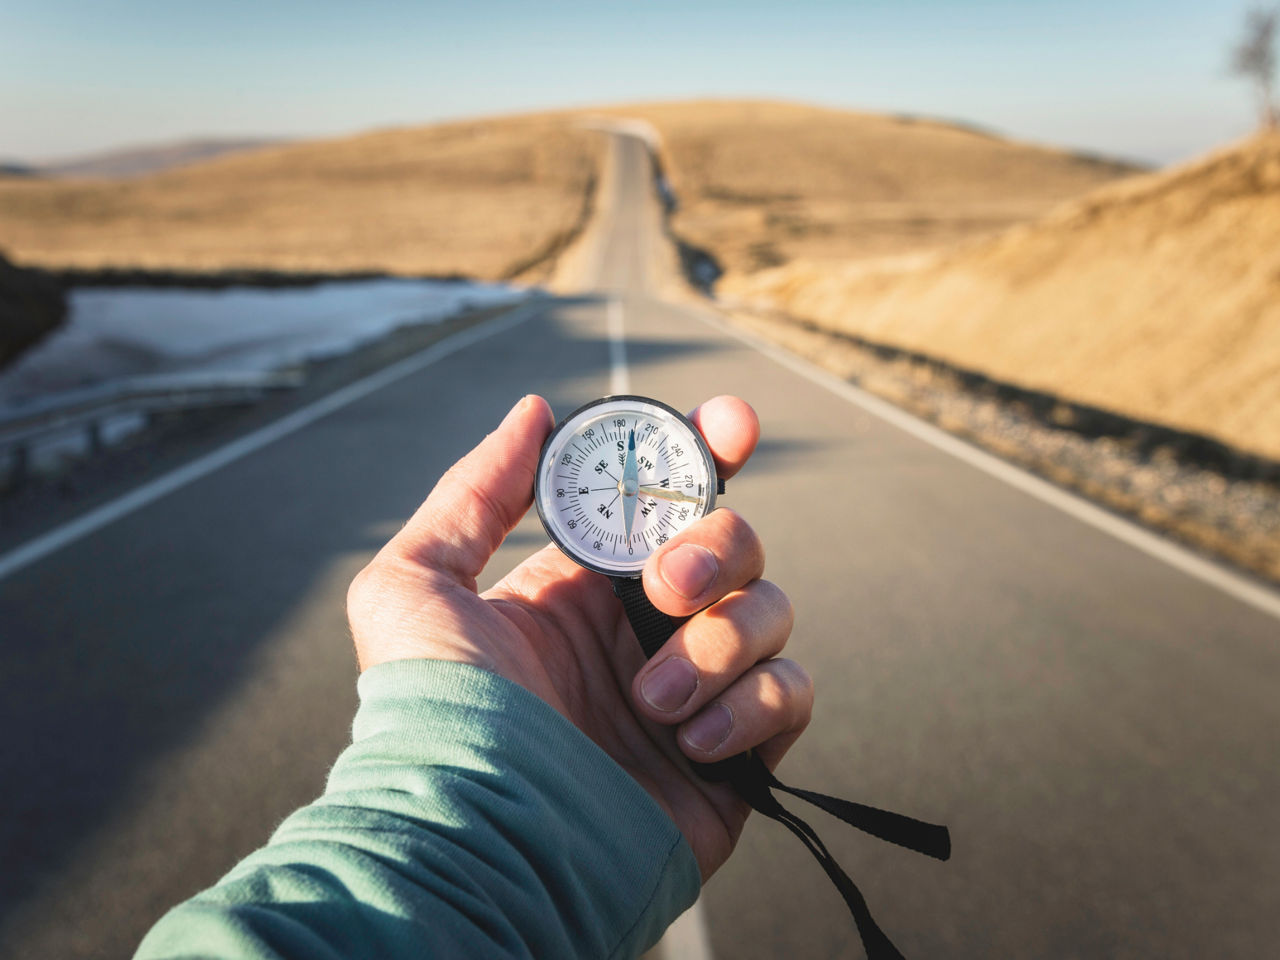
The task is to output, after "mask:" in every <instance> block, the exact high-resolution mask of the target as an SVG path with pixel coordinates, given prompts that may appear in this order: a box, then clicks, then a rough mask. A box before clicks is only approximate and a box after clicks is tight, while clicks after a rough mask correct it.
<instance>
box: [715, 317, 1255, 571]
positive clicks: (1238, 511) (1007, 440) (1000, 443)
mask: <svg viewBox="0 0 1280 960" xmlns="http://www.w3.org/2000/svg"><path fill="white" fill-rule="evenodd" d="M731 316H732V317H733V319H734V320H735V321H736V322H737V323H739V324H741V325H742V326H744V327H746V328H747V329H748V330H750V331H751V332H753V333H755V334H756V335H758V336H763V337H765V338H766V339H769V340H771V341H773V342H775V343H778V344H780V345H781V346H784V347H786V348H788V349H790V350H792V351H793V352H795V353H798V354H800V355H801V356H803V357H805V358H806V359H808V360H810V361H812V362H814V363H817V364H818V365H819V366H822V367H825V368H826V369H828V370H830V371H831V372H833V373H835V374H837V375H838V376H840V377H843V378H845V379H846V380H849V381H850V382H852V383H855V384H857V385H858V386H860V387H862V388H863V389H865V390H867V391H868V392H870V393H874V394H876V395H878V396H881V397H884V398H885V399H886V400H889V401H891V402H893V403H895V404H897V405H898V406H901V407H903V408H905V409H906V410H909V411H910V412H911V413H914V414H915V415H916V416H919V417H921V418H922V419H925V420H928V421H930V422H932V423H934V424H937V425H938V426H940V427H942V428H943V429H945V430H947V431H948V432H950V433H954V434H957V435H958V436H961V437H963V438H965V439H967V440H969V441H971V442H973V443H974V444H976V445H978V446H980V447H983V448H984V449H987V450H989V451H991V452H992V453H995V454H997V455H999V456H1001V457H1003V458H1004V459H1006V460H1009V461H1012V462H1013V463H1016V464H1018V465H1020V466H1023V467H1025V468H1027V469H1029V470H1031V471H1032V472H1034V473H1037V474H1039V475H1041V476H1043V477H1045V478H1046V479H1048V480H1050V481H1052V482H1054V483H1056V484H1058V485H1060V486H1063V487H1067V488H1069V489H1071V490H1074V491H1076V492H1078V493H1080V494H1083V495H1084V496H1086V497H1088V498H1090V499H1092V500H1095V501H1097V502H1099V503H1101V504H1103V505H1105V506H1107V507H1109V508H1111V509H1113V510H1115V511H1117V512H1119V513H1123V514H1126V515H1127V516H1129V517H1130V518H1132V519H1135V520H1138V521H1139V522H1141V523H1143V524H1145V525H1146V526H1149V527H1152V528H1153V529H1156V530H1159V531H1160V532H1162V533H1165V534H1168V535H1170V536H1172V537H1173V538H1175V539H1177V540H1180V541H1182V542H1183V543H1185V544H1187V545H1189V546H1192V547H1195V548H1197V549H1199V550H1202V551H1204V552H1206V553H1210V554H1213V555H1215V556H1217V557H1219V558H1221V559H1225V560H1227V561H1230V562H1231V563H1234V564H1236V565H1237V566H1240V567H1242V568H1244V569H1245V570H1248V571H1250V572H1251V573H1254V574H1257V575H1259V576H1262V577H1265V578H1267V579H1269V580H1271V581H1272V582H1276V583H1280V486H1277V485H1275V484H1273V483H1267V482H1262V481H1257V480H1245V479H1235V478H1231V477H1227V476H1224V475H1223V474H1221V473H1218V472H1216V471H1214V470H1210V469H1206V468H1204V467H1202V466H1197V465H1195V464H1190V463H1186V462H1183V461H1182V460H1180V459H1179V458H1178V457H1177V455H1176V454H1175V452H1174V451H1173V450H1172V449H1171V448H1168V447H1157V448H1156V449H1155V450H1154V451H1153V452H1152V451H1144V450H1142V449H1141V445H1140V444H1139V443H1137V442H1136V440H1133V439H1126V438H1124V437H1109V436H1104V437H1090V436H1086V435H1084V434H1081V433H1079V432H1076V431H1073V430H1071V429H1069V428H1067V427H1063V426H1054V425H1052V424H1046V423H1044V422H1043V420H1041V419H1039V418H1036V417H1034V416H1032V415H1031V414H1030V411H1028V410H1027V409H1025V408H1024V407H1022V405H1020V404H1018V403H1017V402H1011V403H1005V402H1001V401H998V400H996V399H993V398H991V397H989V396H983V395H981V394H979V393H975V392H974V391H972V390H969V389H968V388H966V387H965V386H964V384H963V383H962V382H961V379H960V378H959V377H958V376H951V375H948V374H947V373H946V372H945V371H940V370H938V369H937V368H936V367H935V366H932V365H930V364H927V363H923V362H920V361H918V360H913V359H908V358H898V359H885V358H883V357H880V356H877V355H876V354H875V353H873V352H872V351H871V350H869V349H867V348H865V347H862V346H859V345H858V344H856V343H853V342H851V341H850V340H848V339H846V338H843V337H840V336H837V335H833V334H829V333H825V332H822V331H819V330H814V329H812V328H809V327H807V326H804V325H801V324H799V323H796V322H795V321H792V320H790V319H788V318H786V317H785V316H781V315H776V314H767V315H766V314H763V313H761V312H759V311H756V310H746V309H743V308H734V309H733V310H732V311H731Z"/></svg>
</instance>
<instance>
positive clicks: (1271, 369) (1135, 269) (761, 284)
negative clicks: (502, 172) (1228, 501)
mask: <svg viewBox="0 0 1280 960" xmlns="http://www.w3.org/2000/svg"><path fill="white" fill-rule="evenodd" d="M726 293H727V294H728V295H730V296H734V297H737V298H740V299H747V300H754V301H757V302H768V303H770V304H773V305H775V306H779V307H781V308H783V309H785V310H786V311H787V312H789V313H791V314H792V315H795V316H798V317H803V318H807V319H811V320H814V321H817V322H819V323H820V324H821V325H823V326H825V327H828V328H830V329H833V330H839V331H843V332H848V333H853V334H857V335H859V336H861V337H865V338H867V339H869V340H872V341H876V342H881V343H886V344H891V345H894V346H898V347H903V348H906V349H909V350H913V351H919V352H921V353H925V354H928V355H931V356H934V357H938V358H941V359H943V360H946V361H949V362H951V363H954V364H957V365H959V366H962V367H967V368H970V369H974V370H978V371H981V372H983V373H985V374H987V375H989V376H991V377H993V378H995V379H997V380H1002V381H1006V382H1010V383H1014V384H1018V385H1020V386H1024V387H1030V388H1034V389H1038V390H1044V391H1047V392H1050V393H1054V394H1057V395H1060V396H1064V397H1067V398H1069V399H1072V400H1075V401H1078V402H1082V403H1086V404H1091V405H1095V406H1099V407H1103V408H1105V409H1110V410H1115V411H1118V412H1120V413H1123V414H1125V415H1128V416H1131V417H1135V418H1137V419H1140V420H1145V421H1150V422H1156V423H1161V424H1166V425H1169V426H1172V427H1175V428H1178V429H1182V430H1189V431H1194V432H1197V433H1204V434H1208V435H1210V436H1213V437H1217V438H1219V439H1221V440H1224V441H1226V442H1227V443H1229V444H1232V445H1234V446H1237V447H1240V448H1243V449H1246V450H1249V451H1252V452H1254V453H1258V454H1261V455H1263V456H1266V457H1271V458H1280V134H1271V135H1266V136H1260V137H1258V138H1255V139H1253V140H1250V141H1248V142H1246V143H1243V144H1240V145H1237V146H1235V147H1232V148H1229V149H1226V150H1223V151H1221V152H1218V153H1215V154H1213V155H1211V156H1209V157H1207V158H1205V159H1204V160H1201V161H1199V162H1196V163H1193V164H1190V165H1187V166H1183V167H1180V168H1177V169H1174V170H1170V171H1167V172H1162V173H1157V174H1150V175H1147V176H1144V177H1140V178H1136V179H1133V180H1130V181H1126V182H1124V183H1121V184H1116V185H1113V186H1111V187H1108V188H1104V189H1102V190H1100V191H1099V192H1096V193H1094V194H1092V195H1090V196H1089V197H1087V198H1085V199H1083V200H1081V201H1079V202H1076V203H1074V204H1071V205H1068V206H1066V207H1064V208H1062V209H1060V210H1059V211H1057V212H1056V213H1054V214H1053V215H1051V216H1049V217H1047V218H1046V219H1044V220H1042V221H1040V222H1038V223H1036V224H1035V225H1032V226H1023V227H1017V228H1014V229H1012V230H1010V231H1008V232H1006V233H1005V234H1003V235H1001V236H1000V237H998V238H996V239H993V240H988V241H983V242H978V243H973V244H969V245H966V246H963V247H961V248H959V249H956V250H953V251H950V252H948V253H945V254H941V255H939V256H937V257H935V258H933V259H932V260H931V261H930V262H925V263H921V264H916V265H914V266H904V265H902V264H899V265H897V266H896V267H891V266H883V265H876V264H874V263H864V264H847V265H844V266H836V265H832V264H830V263H819V262H796V263H792V264H789V265H788V266H786V267H782V268H778V269H775V270H771V271H765V272H762V273H760V274H759V275H757V276H755V277H752V278H745V279H739V280H737V281H733V280H731V281H730V282H729V283H728V284H727V285H726Z"/></svg>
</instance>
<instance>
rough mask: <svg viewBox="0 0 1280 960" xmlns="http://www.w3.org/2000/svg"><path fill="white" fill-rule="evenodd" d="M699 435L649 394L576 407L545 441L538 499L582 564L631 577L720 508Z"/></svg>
mask: <svg viewBox="0 0 1280 960" xmlns="http://www.w3.org/2000/svg"><path fill="white" fill-rule="evenodd" d="M715 500H716V473H715V463H714V461H713V460H712V459H711V452H710V451H709V450H708V449H707V445H706V443H705V442H704V441H703V439H702V436H701V434H699V433H698V431H697V428H695V427H694V426H693V424H691V423H690V422H689V421H688V420H686V419H685V418H684V417H683V416H681V415H680V414H679V413H677V412H676V411H675V410H673V409H672V408H671V407H668V406H667V405H666V404H664V403H659V402H658V401H657V400H650V399H648V398H647V397H633V396H618V397H605V398H604V399H602V400H596V401H594V402H592V403H589V404H587V405H586V406H584V407H580V408H579V409H578V410H575V411H574V412H573V413H571V414H569V416H568V417H566V418H565V419H564V420H563V421H561V422H560V424H559V425H558V426H557V427H556V428H555V430H554V431H552V433H551V436H550V437H548V438H547V442H546V444H545V445H544V446H543V448H542V456H541V458H540V459H539V461H538V476H537V480H536V482H535V486H534V503H535V504H536V505H537V508H538V516H540V517H541V518H542V524H543V526H544V527H546V530H547V534H548V535H549V536H550V537H551V539H552V540H553V541H555V543H556V544H557V545H558V546H559V547H560V549H562V550H563V551H564V552H565V553H567V554H568V555H569V556H570V557H572V558H573V559H574V560H576V561H578V563H580V564H582V565H583V566H585V567H587V568H589V569H591V570H595V571H597V572H599V573H604V574H608V575H610V576H623V577H633V576H636V575H637V574H639V572H640V570H641V569H642V568H643V567H644V562H645V560H647V559H648V557H649V555H650V554H651V553H653V551H654V550H656V549H657V548H658V547H660V546H661V545H662V544H664V543H666V542H667V541H668V540H670V539H671V538H672V537H673V536H675V535H676V534H677V533H679V532H680V531H681V530H684V529H685V528H686V527H688V526H689V525H690V524H692V523H693V522H694V521H695V520H697V519H698V518H699V517H702V516H705V515H706V514H707V513H709V512H710V511H711V510H712V509H713V508H714V507H715Z"/></svg>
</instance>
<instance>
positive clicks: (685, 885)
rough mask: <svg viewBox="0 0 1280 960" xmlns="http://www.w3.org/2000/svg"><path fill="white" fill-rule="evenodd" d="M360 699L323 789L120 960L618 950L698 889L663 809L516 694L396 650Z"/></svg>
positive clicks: (633, 945)
mask: <svg viewBox="0 0 1280 960" xmlns="http://www.w3.org/2000/svg"><path fill="white" fill-rule="evenodd" d="M360 694H361V701H362V703H361V707H360V711H359V713H358V714H357V716H356V722H355V727H354V742H353V744H352V746H351V747H349V748H348V749H347V750H346V751H345V752H344V753H343V755H342V756H341V757H340V758H339V760H338V762H337V764H336V765H335V766H334V769H333V771H332V773H331V774H330V778H329V783H328V787H327V789H326V791H325V794H324V796H322V797H321V798H320V799H319V800H317V801H316V802H315V803H313V804H311V805H310V806H307V807H304V808H303V809H302V810H299V811H298V812H297V813H295V814H293V815H292V816H291V817H289V819H288V820H286V821H285V822H284V823H283V824H282V825H281V827H280V828H279V830H277V831H276V834H275V835H274V836H273V837H272V838H271V841H270V843H269V844H268V845H267V846H266V847H264V848H263V849H261V850H259V851H257V852H256V853H254V854H253V855H251V856H250V857H248V858H247V859H246V860H244V861H243V862H242V863H240V864H239V865H238V866H237V867H236V868H235V869H234V870H232V871H231V873H230V874H228V875H227V876H226V877H225V878H224V879H223V880H222V881H221V882H220V883H219V884H218V885H217V886H215V887H213V888H212V889H210V890H208V891H205V892H204V893H202V894H200V895H198V896H197V897H195V898H193V899H192V900H190V901H188V902H187V903H185V904H182V905H181V906H179V907H177V908H175V909H174V910H173V911H171V912H170V913H169V914H168V915H167V916H166V917H165V918H164V919H163V920H161V921H160V923H159V924H158V925H157V926H156V927H155V929H153V930H152V931H151V933H150V934H149V935H148V937H147V939H146V940H145V941H144V942H143V944H142V946H141V948H140V949H139V957H144V958H154V957H172V956H182V955H191V954H196V953H198V954H201V955H215V956H308V957H350V956H378V957H386V958H395V957H401V956H410V955H412V956H423V955H424V954H425V955H429V956H435V957H448V956H459V957H463V956H466V957H475V956H485V957H493V956H497V957H505V956H533V957H584V958H585V957H626V956H634V955H637V954H639V953H640V952H642V951H643V950H644V949H646V948H647V947H648V946H649V945H650V944H651V943H652V942H653V941H654V940H656V939H657V937H658V936H659V935H660V934H661V932H662V930H663V929H665V927H666V926H667V925H668V924H669V923H670V922H671V921H672V920H673V919H674V918H675V917H676V916H677V915H678V914H679V912H680V911H681V910H683V909H684V908H685V907H687V906H688V905H689V904H690V903H691V902H692V901H693V899H694V898H695V897H696V896H697V891H698V882H699V881H698V868H697V864H696V863H695V861H694V858H693V854H692V852H691V851H690V850H689V848H688V846H687V844H686V843H685V842H684V840H683V838H682V837H681V835H680V832H679V831H678V830H677V829H676V827H675V825H674V824H673V823H672V822H671V820H670V819H669V818H668V817H667V816H666V814H664V813H663V812H662V811H661V809H659V808H658V806H657V805H656V804H655V803H654V802H653V800H652V799H651V798H650V797H649V796H648V795H647V794H646V793H645V792H644V791H643V790H642V789H641V788H640V787H639V785H638V784H636V783H635V781H634V780H632V779H631V778H630V777H629V776H627V774H626V773H624V772H623V771H622V769H621V768H620V767H618V766H617V765H616V764H615V763H614V762H613V761H612V760H611V759H610V758H609V757H608V756H607V755H606V754H604V752H603V751H601V750H600V749H599V748H598V747H596V746H595V745H594V744H593V743H592V742H591V741H590V740H589V739H587V738H586V737H585V736H584V735H583V734H582V733H580V732H579V731H578V730H577V729H575V728H574V727H573V726H572V725H571V724H569V723H568V721H566V720H565V719H564V718H563V717H561V716H560V715H559V714H558V713H556V712H555V711H554V710H552V709H551V708H550V707H549V706H547V705H546V704H545V703H543V702H542V701H540V700H538V699H537V698H536V697H534V696H533V695H532V694H530V693H529V692H527V691H526V690H524V689H523V688H521V687H519V686H517V685H515V684H513V683H510V682H509V681H506V680H503V679H502V678H500V677H497V676H496V675H494V674H491V673H487V672H485V671H482V670H479V669H476V668H474V667H467V666H463V665H460V664H452V663H446V662H443V661H430V660H413V661H398V662H393V663H387V664H384V665H382V666H380V667H375V668H373V669H371V670H369V671H367V672H366V673H365V674H364V676H362V677H361V680H360Z"/></svg>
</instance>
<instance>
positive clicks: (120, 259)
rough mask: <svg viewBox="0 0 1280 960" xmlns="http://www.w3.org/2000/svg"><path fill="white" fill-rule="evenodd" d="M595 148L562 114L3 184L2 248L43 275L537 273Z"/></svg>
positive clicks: (591, 172) (591, 169)
mask: <svg viewBox="0 0 1280 960" xmlns="http://www.w3.org/2000/svg"><path fill="white" fill-rule="evenodd" d="M599 153H600V144H599V138H598V136H596V135H594V134H592V133H590V132H588V131H585V130H581V129H578V128H577V127H575V126H574V125H573V124H572V123H569V122H567V121H566V120H565V118H564V117H559V116H550V115H547V116H537V115H533V116H520V117H509V118H496V119H490V120H481V121H475V122H464V123H451V124H440V125H436V126H431V127H423V128H416V129H405V130H388V131H381V132H375V133H367V134H362V135H359V136H352V137H345V138H341V139H334V140H323V141H314V142H308V143H297V144H288V145H282V146H276V147H270V148H265V149H260V150H254V151H251V152H242V153H236V154H233V155H230V156H223V157H219V158H217V159H213V160H209V161H206V162H203V163H197V164H193V165H191V166H184V167H182V168H179V169H173V170H167V171H163V172H160V173H154V174H150V175H147V176H142V177H137V178H133V179H129V180H121V181H103V180H43V179H23V178H0V250H4V251H6V252H7V253H8V254H9V255H10V256H12V258H13V259H14V260H15V261H18V262H20V263H23V264H27V265H40V266H48V267H83V268H95V267H103V266H117V267H143V268H151V269H182V270H221V269H232V268H247V269H266V270H285V271H324V272H338V271H357V270H374V271H390V272H395V273H408V274H455V273H457V274H466V275H469V276H473V277H479V278H484V279H498V278H505V277H512V276H515V275H520V274H529V273H530V272H531V271H532V275H533V276H534V278H535V279H536V277H537V275H538V273H537V270H536V269H534V268H536V267H537V265H539V264H544V263H545V261H547V260H548V259H549V258H550V256H551V255H552V254H554V252H555V251H556V250H557V249H558V248H559V245H561V244H562V243H563V242H564V241H565V239H566V237H567V236H569V235H570V234H572V232H573V231H574V229H575V228H576V226H577V225H578V222H579V220H580V218H581V217H582V215H583V212H584V209H585V207H586V205H587V201H588V198H589V195H590V188H591V184H592V182H593V178H594V176H595V172H596V169H597V166H598V157H599Z"/></svg>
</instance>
